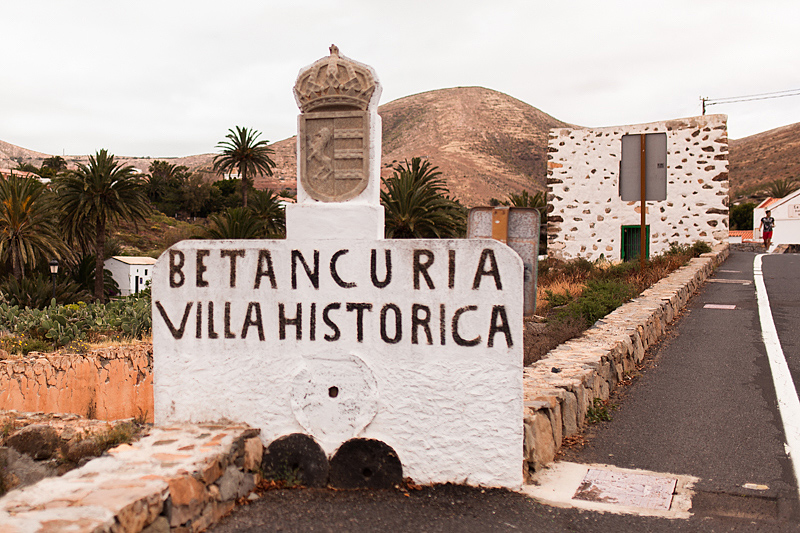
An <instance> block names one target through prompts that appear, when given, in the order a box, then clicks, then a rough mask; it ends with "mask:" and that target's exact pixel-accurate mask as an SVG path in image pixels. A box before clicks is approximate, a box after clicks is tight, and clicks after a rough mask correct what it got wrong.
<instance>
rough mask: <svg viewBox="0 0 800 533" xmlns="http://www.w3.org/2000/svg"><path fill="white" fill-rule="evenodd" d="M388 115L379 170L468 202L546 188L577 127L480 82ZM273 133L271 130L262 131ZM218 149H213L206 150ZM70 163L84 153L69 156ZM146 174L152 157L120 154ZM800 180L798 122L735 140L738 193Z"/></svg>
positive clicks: (288, 177)
mask: <svg viewBox="0 0 800 533" xmlns="http://www.w3.org/2000/svg"><path fill="white" fill-rule="evenodd" d="M379 113H380V115H381V117H382V120H383V154H382V161H381V175H382V176H383V177H386V176H389V175H391V170H392V166H393V165H396V164H397V163H399V162H402V161H403V160H404V159H411V158H412V157H424V158H427V159H428V160H429V161H431V163H432V164H433V165H435V166H438V167H439V170H440V171H441V172H442V173H443V176H444V177H445V179H447V181H448V184H449V186H450V190H451V192H452V193H453V194H454V195H455V196H456V197H457V198H458V199H459V200H461V201H462V202H463V203H465V204H466V205H468V206H474V205H482V204H486V203H487V202H488V200H489V199H490V198H492V197H495V198H505V197H506V196H507V195H508V194H509V193H512V192H513V193H519V192H521V191H522V190H523V189H527V190H528V191H531V192H534V191H537V190H542V189H544V187H545V178H546V171H545V169H546V162H547V139H548V130H549V129H550V128H557V127H574V126H571V125H569V124H566V123H564V122H561V121H560V120H558V119H556V118H553V117H551V116H550V115H547V114H546V113H544V112H542V111H540V110H538V109H536V108H535V107H532V106H530V105H528V104H526V103H524V102H521V101H519V100H517V99H515V98H512V97H511V96H508V95H506V94H503V93H500V92H497V91H493V90H491V89H485V88H482V87H457V88H452V89H440V90H436V91H429V92H425V93H420V94H415V95H412V96H407V97H404V98H400V99H398V100H394V101H392V102H389V103H386V104H384V105H382V106H380V108H379ZM265 136H266V137H268V135H265ZM296 143H297V139H296V137H290V138H288V139H284V140H282V141H278V142H276V143H274V144H272V145H271V146H272V148H273V149H274V150H275V155H274V157H273V159H274V160H275V162H276V164H277V166H276V168H275V171H274V174H275V175H274V176H273V177H271V178H257V179H256V187H258V188H260V189H263V188H267V187H269V188H272V189H283V188H289V189H293V188H295V187H296V185H297V184H296V175H297V164H296V155H295V154H296ZM209 148H210V149H213V147H209ZM46 157H48V155H47V154H42V153H39V152H34V151H32V150H26V149H24V148H20V147H17V146H14V145H12V144H9V143H6V142H3V141H0V168H13V167H15V166H16V161H19V160H21V161H22V162H25V163H32V164H34V165H36V166H40V165H41V163H42V161H43V160H44V159H45V158H46ZM213 157H214V154H213V153H207V154H200V155H194V156H188V157H180V158H165V160H167V161H169V162H170V163H173V164H175V165H185V166H187V167H189V169H190V170H193V171H196V172H203V173H205V174H206V175H207V176H208V179H216V177H215V176H214V175H213V173H212V172H211V162H212V160H213ZM65 159H66V160H67V161H68V163H69V165H70V167H71V168H74V166H75V163H76V162H84V163H85V162H86V161H87V159H88V157H87V156H67V157H65ZM119 159H120V160H121V161H122V162H123V163H125V164H129V165H133V166H135V167H136V168H138V169H139V170H140V171H142V172H147V170H148V168H149V166H150V163H151V162H152V159H150V158H132V157H122V156H121V157H119ZM786 177H800V124H793V125H790V126H785V127H782V128H777V129H774V130H770V131H767V132H764V133H759V134H757V135H752V136H750V137H745V138H744V139H739V140H735V139H732V140H731V141H730V183H731V189H732V190H733V191H736V192H739V191H741V190H743V189H753V188H757V187H758V186H761V185H762V184H764V183H766V182H769V181H772V180H774V179H778V178H786Z"/></svg>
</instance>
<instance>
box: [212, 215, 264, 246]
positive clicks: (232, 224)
mask: <svg viewBox="0 0 800 533" xmlns="http://www.w3.org/2000/svg"><path fill="white" fill-rule="evenodd" d="M208 220H209V221H211V226H210V227H209V228H208V229H206V230H205V233H206V236H207V237H208V238H209V239H262V238H264V235H265V230H264V223H263V222H262V221H261V220H260V219H259V218H258V217H257V216H256V215H255V214H254V213H253V211H251V210H250V209H249V208H247V207H230V208H228V209H226V210H225V211H221V212H219V213H214V214H213V215H211V216H209V217H208Z"/></svg>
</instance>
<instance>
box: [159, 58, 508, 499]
mask: <svg viewBox="0 0 800 533" xmlns="http://www.w3.org/2000/svg"><path fill="white" fill-rule="evenodd" d="M309 72H311V73H312V74H314V76H317V78H315V79H314V80H312V81H314V85H313V86H311V84H310V83H307V82H308V80H307V79H306V78H307V77H308V74H309ZM364 73H366V74H364ZM304 76H306V78H304ZM337 76H338V77H337ZM359 76H361V77H360V78H359ZM342 78H346V79H344V80H343V79H342ZM352 80H355V81H352ZM348 81H349V82H350V83H349V85H348V84H347V83H348ZM304 83H306V85H303V84H304ZM304 87H305V88H304ZM365 87H366V88H367V90H368V94H366V95H365ZM336 90H339V91H340V92H347V91H348V90H349V91H350V93H348V94H345V95H344V96H348V95H349V96H350V97H352V98H353V100H354V101H357V102H358V101H360V102H361V103H363V104H364V105H363V107H364V109H363V111H364V113H365V116H357V117H355V118H354V119H353V116H355V115H356V112H355V111H353V110H352V109H350V108H348V107H347V105H345V104H346V103H347V102H345V104H342V103H341V102H342V101H344V100H345V99H344V98H343V97H342V98H341V99H339V100H336V101H335V102H334V103H330V102H328V103H327V104H320V103H319V101H318V100H315V99H314V97H313V96H314V95H315V94H320V95H322V96H327V97H331V95H332V93H335V92H336ZM303 91H305V92H303ZM298 93H299V94H298ZM352 93H356V96H355V97H353V96H352ZM379 93H380V91H379V85H378V84H377V78H376V77H375V75H374V72H372V70H371V69H369V67H366V66H364V65H361V64H358V63H356V62H354V61H351V60H349V59H347V58H344V57H341V56H339V55H338V50H336V49H335V48H332V53H331V56H330V57H329V58H325V59H323V60H320V61H318V62H317V63H315V64H314V65H312V66H311V67H307V68H306V69H304V70H303V71H301V73H300V76H299V77H298V84H297V86H296V94H297V95H298V102H299V103H300V104H301V109H303V111H304V115H301V119H300V126H301V127H300V131H301V135H300V137H299V140H298V153H299V154H298V155H299V157H300V158H301V164H300V165H298V167H299V168H300V169H301V170H300V171H299V179H298V183H299V187H300V190H298V200H299V203H298V204H297V205H296V206H290V207H291V209H289V211H288V212H287V224H288V236H287V239H286V240H211V241H209V240H206V241H200V240H195V241H182V242H180V243H178V244H176V245H175V246H173V247H172V248H170V249H169V250H168V251H167V252H165V253H164V254H163V255H162V256H161V257H160V258H159V260H158V263H157V265H156V267H155V272H154V276H153V343H154V393H155V417H156V423H158V424H164V423H175V422H208V421H217V420H222V419H227V420H234V421H240V422H246V423H248V424H250V425H252V426H254V427H257V428H260V429H261V436H262V439H263V440H264V442H265V443H266V444H269V443H270V442H272V441H275V440H276V439H278V438H279V437H282V436H285V435H289V434H294V433H304V434H306V435H309V436H311V437H313V438H314V439H315V440H316V442H317V443H319V445H320V446H321V448H322V450H324V452H325V453H326V454H327V455H328V456H329V457H330V456H332V455H333V454H334V453H335V452H336V451H337V449H338V448H339V447H340V446H341V445H342V444H343V443H345V442H346V441H348V440H350V439H355V438H360V439H375V440H378V441H381V442H383V443H385V444H386V445H388V446H390V447H391V448H392V449H393V450H394V452H396V454H397V456H398V457H399V459H400V462H401V463H402V469H403V475H404V476H408V477H411V478H412V479H413V480H414V481H416V482H418V483H431V482H456V483H468V484H472V485H485V486H502V487H511V488H513V487H517V486H519V485H521V483H522V331H523V325H522V299H523V297H522V296H523V295H522V286H523V279H522V278H523V267H522V261H521V260H520V258H519V256H518V255H517V254H516V253H514V252H513V251H512V250H511V249H510V248H508V247H507V246H505V245H504V244H502V243H499V242H497V241H493V240H489V239H469V240H466V239H464V240H405V241H403V240H384V239H382V237H381V235H377V234H374V233H373V231H377V230H378V228H379V229H380V233H381V234H382V231H383V218H382V211H381V209H380V204H379V203H378V192H379V185H378V179H379V178H378V173H377V162H378V160H379V159H380V157H379V153H378V150H377V149H376V148H375V146H376V145H377V146H379V145H380V138H379V135H378V132H380V119H379V118H378V116H377V113H376V112H375V110H376V108H377V96H378V95H379ZM309 95H311V96H309ZM334 96H335V95H334ZM339 96H341V95H339ZM359 98H361V100H359ZM364 98H366V101H364ZM304 99H305V100H304ZM309 102H310V103H311V111H308V107H307V106H308V105H309ZM315 106H316V107H315ZM351 107H352V106H351ZM314 110H317V111H318V112H319V113H321V114H322V115H324V116H323V118H320V117H319V116H318V115H314V112H315V111H314ZM331 114H333V115H335V116H333V117H332V118H331V116H330V115H331ZM338 114H341V116H342V117H344V118H342V120H341V121H339V120H338V118H339V117H340V115H338ZM345 115H346V116H345ZM351 119H353V120H351ZM317 122H318V123H317ZM356 122H358V123H360V124H362V125H363V128H362V129H359V128H357V127H354V124H355V123H356ZM356 125H357V124H356ZM326 129H327V130H328V131H327V132H326V133H324V134H323V135H321V136H320V135H319V134H320V132H323V131H324V130H326ZM376 137H377V138H376ZM320 139H321V140H320ZM317 140H319V144H318V145H316V144H315V143H316V142H317ZM304 143H305V144H304ZM304 158H305V163H304V164H303V159H304ZM303 172H306V173H308V172H312V173H313V174H314V177H313V178H310V177H309V176H308V175H307V174H303ZM311 183H313V184H311ZM317 211H319V212H320V213H321V214H320V213H318V212H317ZM306 215H308V216H307V217H306Z"/></svg>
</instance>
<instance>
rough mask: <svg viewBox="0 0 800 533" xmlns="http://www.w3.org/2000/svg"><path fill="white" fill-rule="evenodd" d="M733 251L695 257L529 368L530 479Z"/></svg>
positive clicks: (526, 448) (722, 248)
mask: <svg viewBox="0 0 800 533" xmlns="http://www.w3.org/2000/svg"><path fill="white" fill-rule="evenodd" d="M729 253H730V249H729V246H728V245H727V244H723V245H719V246H717V247H715V248H714V250H713V251H712V252H709V253H705V254H703V255H701V256H700V257H698V258H696V259H692V260H690V261H689V264H688V265H686V266H684V267H682V268H680V269H678V270H676V271H675V272H673V273H672V274H670V275H669V276H667V277H666V278H664V279H662V280H661V281H659V282H658V283H656V284H655V285H653V286H652V287H650V288H649V289H647V290H645V291H644V292H643V293H642V294H641V295H639V297H637V298H634V299H633V300H631V301H630V302H628V303H626V304H625V305H623V306H621V307H619V308H617V309H616V310H615V311H613V312H612V313H610V314H609V315H607V316H606V317H604V318H603V319H601V320H599V321H597V322H596V323H595V325H594V326H592V327H591V328H589V329H588V330H586V331H585V332H584V333H583V334H582V335H581V336H580V337H577V338H575V339H572V340H569V341H567V342H565V343H564V344H561V345H559V346H558V347H556V348H555V349H553V350H551V351H550V352H549V353H548V354H547V355H545V357H544V358H542V359H540V360H539V361H537V362H535V363H533V364H532V365H530V366H527V367H525V368H524V370H523V395H524V396H523V397H524V432H523V433H524V442H523V471H524V474H525V479H526V480H530V478H531V476H532V475H533V473H535V472H537V471H539V470H541V469H542V468H543V467H544V466H546V465H547V464H549V463H551V462H553V460H554V459H555V455H556V453H557V452H558V450H559V449H560V448H561V445H562V442H563V439H564V438H566V437H570V436H572V435H575V434H576V433H578V431H579V430H580V428H582V427H583V425H584V424H585V421H586V416H587V413H588V412H589V410H590V408H593V406H594V402H595V399H598V398H599V399H600V400H607V399H608V397H609V394H610V393H611V391H612V390H613V389H614V387H615V386H616V385H617V384H618V383H619V382H620V381H622V380H623V379H624V377H625V375H626V374H627V373H629V372H631V371H632V370H633V369H634V368H635V365H636V364H637V363H640V362H641V361H642V359H643V358H644V354H645V352H646V350H647V348H648V347H650V346H651V345H652V344H654V343H655V342H657V341H658V340H659V339H661V337H662V336H663V335H664V333H665V331H666V326H667V325H668V324H669V323H671V322H672V321H673V320H674V318H675V316H676V315H677V314H678V312H679V311H680V310H681V309H683V307H684V306H685V305H686V303H687V302H688V301H689V298H690V297H691V295H692V294H693V293H694V292H695V291H696V290H697V289H698V288H699V287H700V286H701V285H702V284H703V283H704V282H705V281H706V279H707V278H708V277H709V276H710V275H711V273H712V272H713V271H714V269H715V268H716V267H717V266H719V265H720V264H721V263H722V262H723V261H725V259H727V258H728V255H729Z"/></svg>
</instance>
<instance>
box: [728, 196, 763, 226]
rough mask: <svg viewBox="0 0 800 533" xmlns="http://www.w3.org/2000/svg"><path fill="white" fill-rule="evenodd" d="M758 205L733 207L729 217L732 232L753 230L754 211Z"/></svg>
mask: <svg viewBox="0 0 800 533" xmlns="http://www.w3.org/2000/svg"><path fill="white" fill-rule="evenodd" d="M755 207H756V204H754V203H752V202H745V203H743V204H738V205H732V206H731V209H730V212H729V214H728V217H729V226H730V229H732V230H745V229H753V209H754V208H755Z"/></svg>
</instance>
